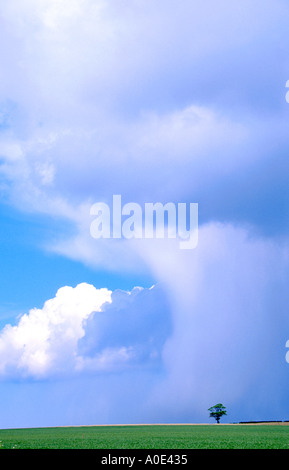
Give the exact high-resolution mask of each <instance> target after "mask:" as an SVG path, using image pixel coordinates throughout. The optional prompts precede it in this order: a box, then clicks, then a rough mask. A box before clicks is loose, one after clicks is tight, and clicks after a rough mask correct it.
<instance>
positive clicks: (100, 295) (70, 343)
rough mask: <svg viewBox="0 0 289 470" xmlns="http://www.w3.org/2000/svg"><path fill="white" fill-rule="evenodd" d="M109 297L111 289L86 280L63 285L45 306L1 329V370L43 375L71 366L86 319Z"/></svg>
mask: <svg viewBox="0 0 289 470" xmlns="http://www.w3.org/2000/svg"><path fill="white" fill-rule="evenodd" d="M110 301H111V292H110V291H109V290H107V289H95V288H94V287H93V286H91V285H88V284H85V283H83V284H79V285H78V286H76V287H75V288H72V287H69V286H66V287H62V288H60V289H59V290H58V292H57V294H56V296H55V298H53V299H50V300H47V301H46V302H45V304H44V306H43V308H42V309H38V308H34V309H32V310H30V312H29V313H28V314H24V315H22V316H21V317H20V319H19V322H18V324H17V325H15V326H11V325H7V326H5V328H4V329H3V330H2V331H1V335H0V351H1V374H4V375H5V374H8V375H9V374H10V373H12V374H13V375H14V374H15V371H16V375H17V374H18V373H19V374H20V375H22V374H23V375H24V376H25V375H28V376H29V375H32V376H34V375H35V376H40V377H41V376H45V375H46V374H47V373H49V372H50V371H54V372H55V371H57V370H58V368H59V367H60V369H62V370H65V369H66V368H68V369H69V368H70V367H71V363H72V365H73V363H74V361H75V354H76V350H77V342H78V340H79V339H80V338H81V337H82V336H83V334H84V330H83V321H84V320H85V319H86V318H87V317H88V316H89V315H90V314H91V312H93V311H97V310H99V309H101V307H102V306H103V304H104V303H105V302H110Z"/></svg>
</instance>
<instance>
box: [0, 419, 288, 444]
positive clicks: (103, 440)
mask: <svg viewBox="0 0 289 470" xmlns="http://www.w3.org/2000/svg"><path fill="white" fill-rule="evenodd" d="M0 441H1V442H0V445H1V449H289V426H286V425H221V424H220V425H165V426H162V425H151V426H150V425H148V426H146V425H144V426H133V425H132V426H88V427H63V428H62V427H59V428H37V429H36V428H32V429H5V430H0Z"/></svg>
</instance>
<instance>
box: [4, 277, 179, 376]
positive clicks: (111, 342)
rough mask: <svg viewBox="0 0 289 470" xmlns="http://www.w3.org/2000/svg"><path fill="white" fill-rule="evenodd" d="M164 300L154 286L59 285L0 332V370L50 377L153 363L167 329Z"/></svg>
mask: <svg viewBox="0 0 289 470" xmlns="http://www.w3.org/2000/svg"><path fill="white" fill-rule="evenodd" d="M164 305H165V302H164V298H163V294H161V292H160V290H159V289H157V288H156V287H153V288H151V289H142V288H134V289H133V290H132V291H131V292H125V291H115V292H112V291H109V290H108V289H106V288H102V289H96V288H95V287H94V286H92V285H90V284H86V283H82V284H79V285H77V286H76V287H75V288H73V287H69V286H66V287H62V288H60V289H59V290H58V291H57V293H56V296H55V297H54V298H52V299H49V300H47V301H46V302H45V303H44V305H43V308H41V309H38V308H34V309H31V310H30V311H29V313H28V314H24V315H22V316H20V318H19V321H18V323H17V325H15V326H11V325H6V326H5V327H4V328H3V330H2V331H1V332H0V355H1V365H0V376H2V377H10V376H12V377H26V378H31V377H32V378H48V377H50V376H55V375H58V376H59V374H60V376H63V375H67V376H71V375H73V374H74V373H80V372H84V373H86V372H99V371H106V372H107V371H118V370H120V369H122V368H123V367H126V366H128V365H130V364H131V363H132V364H133V365H134V366H135V365H136V364H139V363H143V361H145V362H150V361H151V362H152V363H153V364H154V363H156V361H159V360H160V354H161V349H162V345H163V343H164V341H165V339H166V337H167V335H168V332H169V328H168V324H169V321H170V318H169V311H168V309H166V308H165V307H164ZM162 320H163V321H162Z"/></svg>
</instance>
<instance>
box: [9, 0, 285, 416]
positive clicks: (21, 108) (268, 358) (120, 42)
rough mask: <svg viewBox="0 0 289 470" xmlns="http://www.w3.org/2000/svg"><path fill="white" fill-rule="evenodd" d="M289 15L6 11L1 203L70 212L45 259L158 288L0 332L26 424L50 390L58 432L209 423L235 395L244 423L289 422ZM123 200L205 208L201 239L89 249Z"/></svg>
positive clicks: (75, 298) (64, 5) (238, 7)
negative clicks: (117, 199)
mask: <svg viewBox="0 0 289 470" xmlns="http://www.w3.org/2000/svg"><path fill="white" fill-rule="evenodd" d="M288 23H289V7H288V5H287V2H286V1H285V0H277V1H276V0H274V1H273V0H272V1H271V0H266V1H261V0H260V1H259V0H257V1H254V2H253V3H252V2H251V1H249V0H244V1H242V2H240V1H239V2H237V1H232V0H230V1H229V0H222V1H220V2H218V4H216V2H214V1H213V0H205V1H204V0H202V1H198V0H194V1H191V0H184V1H182V2H177V1H176V0H166V1H163V0H161V1H158V2H155V1H152V0H128V1H119V0H113V1H108V0H62V1H57V0H11V1H9V2H6V4H5V5H2V6H1V11H0V26H1V27H0V61H1V70H0V105H1V108H0V132H1V140H0V158H1V166H0V188H1V191H2V200H3V201H5V203H7V204H9V205H11V206H13V207H16V208H17V209H19V210H21V211H23V212H24V213H27V212H28V213H32V214H34V215H35V214H38V215H41V216H43V215H44V216H45V217H47V224H48V226H49V223H50V220H54V221H55V220H56V221H58V220H59V222H60V223H61V224H60V225H59V234H58V235H57V237H55V238H54V239H50V238H45V239H44V240H38V241H37V244H38V243H39V244H40V245H41V246H42V248H43V249H44V250H48V251H51V252H53V253H57V254H59V255H60V256H65V257H68V258H69V259H73V260H77V261H81V262H82V263H84V264H85V265H88V266H91V267H93V268H97V269H104V270H106V271H108V272H117V273H119V275H120V276H121V275H122V273H124V272H127V271H129V272H131V273H140V272H141V273H142V272H143V273H147V272H149V273H150V275H152V276H153V277H154V279H155V286H152V287H151V289H142V288H138V287H137V286H136V289H133V290H132V291H130V292H126V291H117V290H116V291H113V292H111V291H109V290H108V289H106V287H107V286H105V285H103V290H99V289H96V288H95V287H94V286H91V285H87V284H84V283H83V284H80V285H78V286H59V290H58V292H57V293H55V298H54V299H50V300H47V302H46V303H45V304H44V305H43V306H34V305H31V310H30V311H29V312H27V313H26V314H23V315H21V317H20V318H18V319H17V321H16V320H15V324H14V325H7V326H6V327H5V328H4V329H3V330H2V331H1V333H0V353H1V361H0V375H1V380H2V381H3V382H5V384H6V386H7V387H10V386H12V385H11V383H12V382H13V381H15V380H16V381H17V380H21V381H23V380H24V382H25V384H26V386H27V388H26V392H25V391H24V388H23V389H22V391H23V393H24V395H23V396H25V393H27V396H26V399H25V398H23V400H25V401H26V402H27V403H31V405H28V406H27V408H26V409H27V416H24V415H22V416H23V422H26V421H25V420H28V414H29V413H30V415H31V413H32V416H33V412H32V411H33V406H32V404H33V398H32V397H33V396H34V393H36V390H38V391H39V393H40V395H41V396H43V397H45V396H46V397H47V396H48V394H49V390H50V391H52V390H53V393H54V396H55V397H57V398H56V399H55V400H56V403H54V404H52V403H51V413H50V418H49V419H51V420H52V424H53V423H55V422H57V423H59V424H62V422H63V421H65V422H69V420H72V421H73V420H74V421H78V422H81V421H82V422H83V421H86V422H87V421H89V420H91V421H94V422H114V421H115V422H116V421H118V422H121V421H122V422H124V421H126V422H129V421H131V420H136V421H146V420H148V421H149V420H151V421H154V420H156V421H157V420H163V421H169V420H175V421H182V420H183V421H188V420H198V419H202V420H205V419H206V418H207V415H206V414H203V412H204V410H205V412H206V410H207V408H208V407H209V406H211V405H212V404H213V403H212V402H213V401H220V400H221V401H226V403H228V406H229V407H230V410H231V418H230V420H233V419H236V420H238V419H254V418H256V419H258V418H259V417H262V418H263V419H270V418H271V417H272V418H273V419H277V418H279V419H283V418H284V419H286V418H287V419H288V404H287V403H286V393H287V396H288V385H287V382H288V380H287V379H288V373H289V366H288V365H287V364H286V362H285V359H284V358H285V353H286V351H285V343H286V340H287V339H288V338H287V337H289V329H288V319H289V317H288V312H287V310H286V306H287V305H288V302H287V300H288V294H287V292H286V283H287V279H288V267H289V266H288V228H289V226H288V220H289V219H288V209H287V207H288V203H289V192H288V152H289V145H288V129H289V105H288V103H286V101H285V94H286V88H285V84H286V81H287V80H288V79H289V46H288V44H289V42H288ZM113 194H121V196H122V198H123V202H124V203H126V202H130V201H133V202H137V203H139V204H141V205H142V204H144V203H145V202H157V201H160V202H163V203H165V202H168V201H173V202H175V203H177V202H197V203H199V224H200V230H199V245H198V247H197V248H196V249H195V250H193V251H190V252H188V251H187V250H185V251H183V250H179V248H178V245H177V244H175V243H174V241H155V240H137V241H133V240H94V239H93V238H92V237H91V236H90V232H89V227H90V223H91V216H90V207H91V204H93V203H94V202H98V201H102V202H106V203H107V204H109V205H110V204H111V203H112V196H113ZM63 222H64V225H63ZM66 223H67V226H66V225H65V224H66ZM160 286H161V287H160ZM140 287H142V286H140ZM105 302H108V303H105ZM34 307H35V308H34ZM287 332H288V333H287ZM60 377H62V378H64V377H65V380H67V381H71V382H69V383H70V385H69V388H70V391H69V392H68V394H69V398H68V399H67V401H65V399H64V396H65V393H64V392H63V393H62V392H61V390H64V389H63V388H62V387H64V385H63V383H62V382H61V380H60ZM76 379H77V380H76ZM74 380H75V381H74ZM11 381H12V382H11ZM73 381H74V382H73ZM87 381H89V383H90V384H91V387H92V388H91V390H93V391H94V392H95V394H96V395H97V400H95V396H94V394H93V393H92V392H91V395H89V393H88V392H87V383H88V382H87ZM67 383H68V382H67ZM72 383H73V385H71V384H72ZM32 384H34V386H35V387H36V388H30V387H32ZM36 384H37V385H36ZM44 384H45V386H46V387H47V388H45V389H44ZM40 387H42V388H40ZM28 390H29V391H28ZM15 393H16V392H15ZM17 393H19V394H20V392H17ZM21 393H22V392H21ZM15 396H16V395H15ZM27 397H30V398H29V399H27ZM80 397H84V398H83V403H84V404H83V405H82V407H81V410H79V409H78V410H76V407H75V406H74V405H73V403H75V402H78V401H79V398H80ZM85 397H86V398H85ZM30 400H31V402H30ZM45 400H46V398H45ZM95 401H97V403H98V404H95ZM15 402H17V400H16V398H15ZM64 403H66V407H65V406H64ZM92 403H94V404H92ZM5 406H6V409H7V410H9V409H10V408H9V406H11V407H12V404H10V405H9V403H6V405H5ZM14 406H15V403H14ZM30 406H31V407H32V408H31V407H30ZM35 407H36V405H35ZM48 408H50V407H49V406H48ZM16 409H17V406H16ZM35 409H36V408H35ZM28 410H29V413H28ZM200 410H202V411H200ZM7 413H8V411H7ZM286 413H287V415H286ZM35 416H38V417H39V418H38V417H37V418H36V417H35V419H34V418H31V422H32V423H37V424H38V423H39V422H41V423H42V422H46V421H45V419H46V418H45V416H44V415H43V416H41V414H40V415H39V413H38V414H37V413H36V412H35ZM33 419H34V421H33ZM7 420H8V418H7ZM37 420H38V421H37ZM53 420H54V421H53ZM72 424H73V423H72Z"/></svg>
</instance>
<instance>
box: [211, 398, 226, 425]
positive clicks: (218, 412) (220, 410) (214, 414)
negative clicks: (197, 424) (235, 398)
mask: <svg viewBox="0 0 289 470" xmlns="http://www.w3.org/2000/svg"><path fill="white" fill-rule="evenodd" d="M208 411H210V418H215V420H216V421H217V423H218V424H219V422H220V418H221V417H222V416H224V415H226V414H227V411H226V407H225V406H224V405H222V403H218V404H217V405H215V406H211V408H209V409H208Z"/></svg>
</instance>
